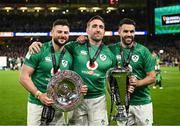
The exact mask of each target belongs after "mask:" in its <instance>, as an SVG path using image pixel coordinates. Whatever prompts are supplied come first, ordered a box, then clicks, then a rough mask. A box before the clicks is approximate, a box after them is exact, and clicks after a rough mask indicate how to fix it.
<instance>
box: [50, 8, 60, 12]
mask: <svg viewBox="0 0 180 126" xmlns="http://www.w3.org/2000/svg"><path fill="white" fill-rule="evenodd" d="M48 9H49V10H51V11H52V12H54V11H56V10H59V9H60V8H58V7H49V8H48Z"/></svg>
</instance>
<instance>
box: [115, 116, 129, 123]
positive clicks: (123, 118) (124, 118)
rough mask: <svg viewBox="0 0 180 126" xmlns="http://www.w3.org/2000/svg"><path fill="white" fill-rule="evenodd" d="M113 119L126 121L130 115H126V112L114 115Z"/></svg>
mask: <svg viewBox="0 0 180 126" xmlns="http://www.w3.org/2000/svg"><path fill="white" fill-rule="evenodd" d="M112 120H113V121H120V122H124V121H127V120H128V117H127V116H125V115H124V114H117V115H116V116H113V117H112Z"/></svg>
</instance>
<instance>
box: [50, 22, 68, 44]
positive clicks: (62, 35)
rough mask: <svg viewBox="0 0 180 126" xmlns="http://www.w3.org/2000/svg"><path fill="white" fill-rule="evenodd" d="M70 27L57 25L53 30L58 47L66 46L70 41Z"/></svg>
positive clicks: (52, 33) (53, 36)
mask: <svg viewBox="0 0 180 126" xmlns="http://www.w3.org/2000/svg"><path fill="white" fill-rule="evenodd" d="M69 33H70V31H69V27H68V26H66V25H56V26H54V27H53V28H52V31H51V35H52V39H53V41H54V43H55V44H56V45H64V44H65V43H66V42H67V41H68V39H69Z"/></svg>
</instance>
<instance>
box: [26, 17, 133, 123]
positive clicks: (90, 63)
mask: <svg viewBox="0 0 180 126" xmlns="http://www.w3.org/2000/svg"><path fill="white" fill-rule="evenodd" d="M86 32H87V34H88V42H87V43H84V44H80V43H77V42H69V43H68V44H67V45H66V46H65V47H66V49H68V51H69V52H70V53H71V54H72V56H73V70H74V71H75V72H77V73H78V74H79V75H81V77H82V79H83V80H84V82H85V84H86V85H87V87H88V92H87V94H86V95H85V97H84V98H85V99H84V103H83V105H82V106H81V107H79V108H77V109H76V110H74V118H73V119H74V120H73V121H75V125H83V126H84V125H85V126H96V125H98V126H100V125H107V124H108V118H107V109H106V98H105V87H106V86H105V80H106V77H105V75H106V72H107V70H108V69H109V68H111V67H114V66H115V64H116V58H115V57H114V55H113V54H112V52H111V51H110V50H109V48H108V47H106V46H105V45H104V44H103V42H102V39H103V37H104V33H105V25H104V20H103V19H102V18H101V17H100V16H94V17H92V18H91V19H90V20H89V21H88V23H87V28H86ZM39 44H40V43H39V42H35V43H33V44H32V45H31V46H30V47H29V49H30V50H31V51H33V50H32V49H33V48H34V49H36V51H38V50H39V49H38V48H39V46H38V45H39ZM133 89H134V87H132V86H131V88H129V91H131V92H132V91H133Z"/></svg>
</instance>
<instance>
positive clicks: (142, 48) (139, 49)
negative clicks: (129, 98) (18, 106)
mask: <svg viewBox="0 0 180 126" xmlns="http://www.w3.org/2000/svg"><path fill="white" fill-rule="evenodd" d="M134 48H135V50H136V51H139V52H144V51H149V49H148V48H147V47H146V46H144V45H142V44H140V43H138V42H136V45H135V47H134Z"/></svg>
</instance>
